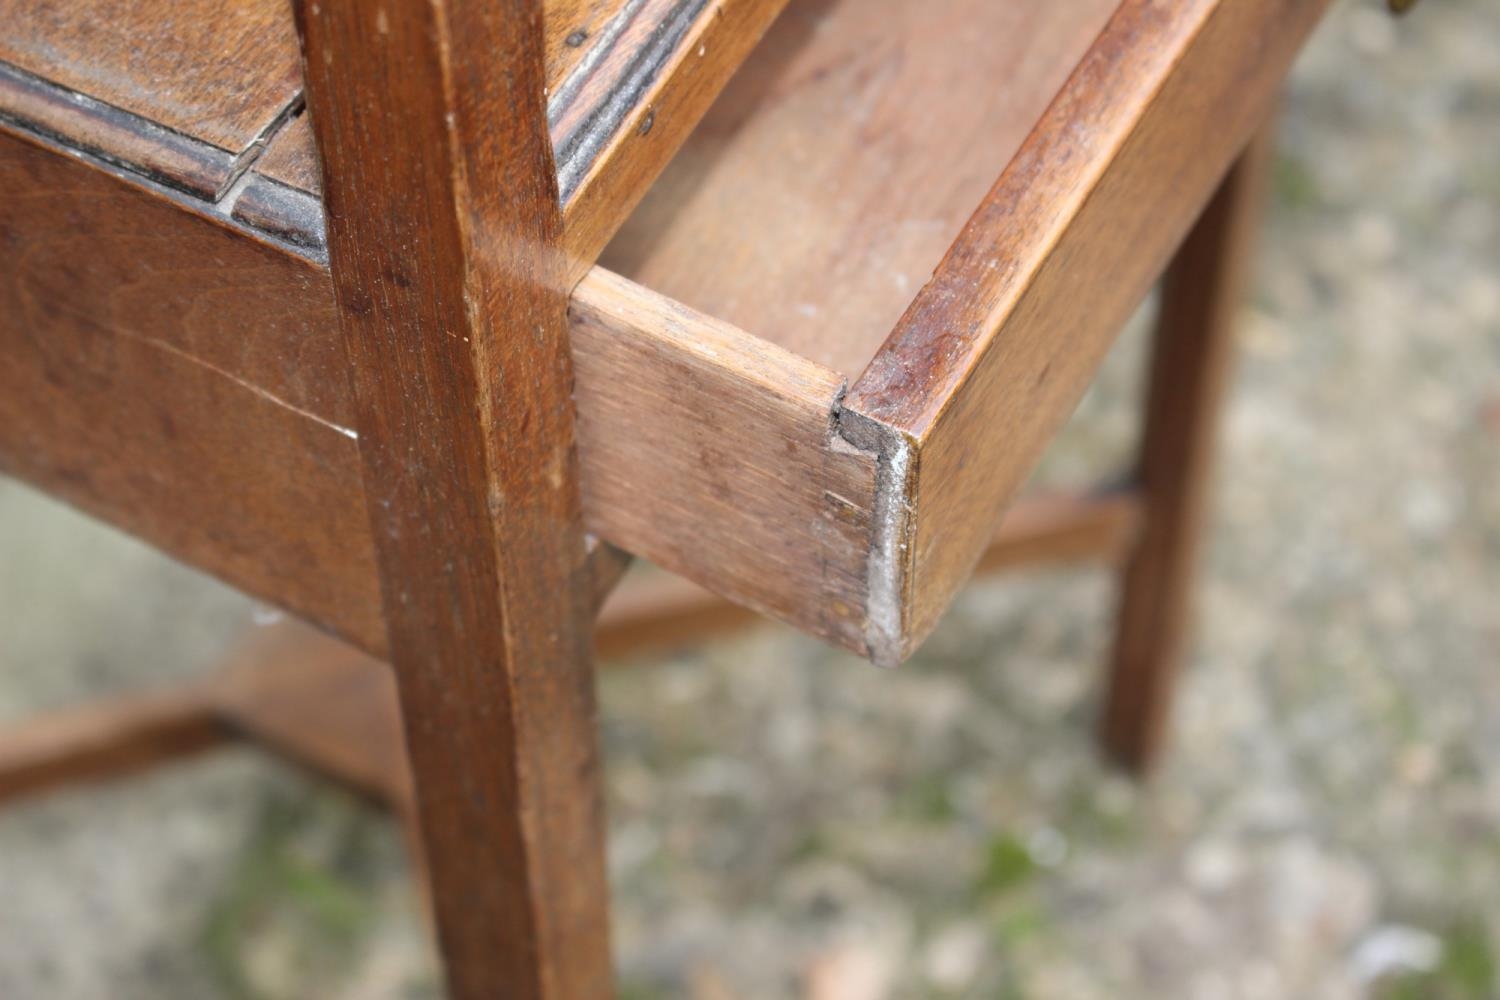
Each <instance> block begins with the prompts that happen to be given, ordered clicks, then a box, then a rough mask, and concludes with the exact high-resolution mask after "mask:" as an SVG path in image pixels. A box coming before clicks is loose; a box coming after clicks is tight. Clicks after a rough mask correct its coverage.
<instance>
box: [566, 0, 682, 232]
mask: <svg viewBox="0 0 1500 1000" xmlns="http://www.w3.org/2000/svg"><path fill="white" fill-rule="evenodd" d="M708 6H709V0H629V3H628V4H627V6H626V8H625V9H624V10H622V11H621V12H620V13H619V14H617V15H616V16H615V17H614V18H613V19H612V20H611V21H610V22H609V24H608V25H606V27H605V30H604V31H603V32H601V33H600V34H601V35H602V36H603V37H600V38H597V39H596V40H595V43H594V46H593V48H592V49H591V50H590V51H589V54H588V55H587V56H585V57H584V59H583V61H582V62H581V63H580V64H579V65H578V66H577V67H575V68H574V70H573V72H572V73H571V74H569V76H568V79H567V80H566V81H564V82H563V84H562V86H560V87H559V88H558V89H557V91H556V92H555V93H554V94H553V95H552V99H551V100H550V101H549V102H548V107H547V118H548V125H549V127H550V131H551V133H552V146H553V150H554V156H555V157H556V160H557V187H558V193H559V194H560V196H561V198H562V203H563V204H564V205H566V204H567V203H568V202H569V201H571V200H572V197H573V194H574V193H575V192H576V191H577V190H578V187H579V185H580V183H581V182H582V180H583V178H584V176H585V175H586V174H587V173H588V172H589V170H590V169H591V167H592V165H593V163H594V161H595V160H597V159H598V157H599V154H600V153H601V152H602V151H603V150H604V148H605V147H606V146H607V145H608V144H609V143H610V142H612V141H613V140H614V139H615V137H616V135H617V134H618V133H619V132H620V130H621V129H623V128H625V127H626V126H627V124H628V122H629V120H630V118H631V117H632V113H633V112H636V111H637V110H638V108H639V107H640V106H641V105H643V104H644V103H646V102H647V100H648V99H649V95H650V92H651V89H652V85H653V84H654V83H655V82H656V81H657V79H658V77H660V76H661V74H662V71H663V69H664V68H665V67H666V65H667V63H668V61H669V60H670V59H671V58H672V56H673V54H674V53H675V52H676V51H677V50H678V48H679V46H680V45H681V43H682V41H683V39H684V38H685V37H686V36H687V35H688V34H689V33H690V32H691V31H692V29H693V28H694V26H695V25H696V24H697V22H698V18H699V17H700V16H701V15H702V14H703V12H704V9H705V8H706V7H708ZM632 43H633V44H632ZM617 52H619V53H621V54H622V55H624V56H625V58H623V59H613V58H611V56H613V55H614V54H615V53H617Z"/></svg>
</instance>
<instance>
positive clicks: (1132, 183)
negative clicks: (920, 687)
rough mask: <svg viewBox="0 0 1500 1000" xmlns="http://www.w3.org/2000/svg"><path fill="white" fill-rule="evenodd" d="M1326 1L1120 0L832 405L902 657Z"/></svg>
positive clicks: (896, 653) (1258, 116) (1263, 106)
mask: <svg viewBox="0 0 1500 1000" xmlns="http://www.w3.org/2000/svg"><path fill="white" fill-rule="evenodd" d="M1325 6H1326V4H1325V3H1324V2H1323V0H1183V2H1180V3H1176V4H1170V5H1164V4H1160V3H1154V2H1151V0H1126V2H1124V3H1123V4H1121V6H1120V9H1119V11H1118V13H1116V15H1115V16H1114V17H1113V18H1112V19H1111V21H1110V24H1109V26H1108V28H1107V29H1106V30H1105V32H1104V34H1103V35H1102V36H1101V38H1100V39H1099V41H1098V43H1097V44H1095V45H1094V46H1093V47H1092V48H1091V49H1090V51H1089V54H1088V56H1087V58H1085V60H1084V61H1083V63H1082V64H1081V65H1080V66H1079V67H1078V69H1077V70H1076V71H1075V72H1074V74H1073V75H1072V77H1071V78H1070V79H1069V81H1068V83H1067V85H1066V86H1065V87H1064V89H1063V90H1062V92H1061V93H1060V95H1059V96H1058V98H1057V100H1056V101H1054V102H1053V104H1052V106H1051V107H1050V108H1049V109H1048V111H1047V114H1046V115H1045V117H1044V118H1043V120H1042V121H1041V123H1040V125H1039V126H1038V127H1037V129H1036V130H1035V131H1034V132H1033V133H1032V135H1031V136H1030V138H1028V139H1027V141H1026V144H1025V145H1024V146H1023V147H1022V149H1021V150H1020V152H1019V153H1018V154H1017V156H1016V158H1015V159H1014V160H1013V161H1012V163H1011V165H1010V166H1009V167H1008V168H1007V169H1006V171H1005V173H1004V174H1003V175H1002V176H1001V177H1000V179H999V181H998V182H997V183H996V185H995V187H994V188H993V189H992V190H991V191H990V193H989V194H988V195H987V196H986V197H985V199H984V202H983V204H982V205H981V206H980V208H979V210H978V211H977V212H976V213H975V214H974V216H973V218H972V219H971V220H970V221H969V223H968V225H967V226H966V227H965V228H964V231H963V233H962V234H961V235H960V237H959V238H958V240H957V242H956V243H955V244H954V245H953V247H952V248H951V249H950V250H949V252H948V255H947V256H946V257H945V258H944V260H943V263H942V264H941V266H940V267H939V268H938V270H937V272H936V274H935V275H934V277H933V280H932V281H931V282H930V283H928V284H927V285H926V286H925V287H924V288H923V289H922V291H921V292H920V294H919V295H918V296H917V298H916V300H915V301H914V302H913V303H912V305H911V307H910V308H909V309H908V310H907V312H906V314H905V315H904V316H903V317H902V319H901V322H900V323H899V325H898V326H897V327H896V329H895V331H894V332H893V333H892V334H891V336H890V338H889V339H888V340H887V342H886V343H885V345H884V346H883V347H882V348H881V350H880V353H879V354H878V355H877V356H876V357H875V359H874V361H873V362H872V363H871V364H870V366H869V367H868V368H867V369H866V371H865V372H864V373H863V374H862V375H861V376H860V378H859V380H858V381H857V382H856V383H855V384H854V386H853V387H852V388H851V390H850V392H849V396H848V398H847V399H846V400H845V409H846V411H848V412H849V413H851V414H852V415H853V417H854V419H853V420H852V421H851V429H852V430H855V431H856V432H858V433H862V434H865V435H866V436H870V435H871V434H872V430H871V428H880V429H882V430H881V431H880V432H879V433H878V434H875V436H878V437H880V438H881V441H882V442H883V444H884V447H885V448H886V449H887V450H886V451H885V452H884V453H883V454H884V455H885V461H886V465H887V467H889V468H892V469H894V470H896V471H897V472H899V476H896V475H893V476H892V480H891V481H890V482H888V483H887V484H885V488H886V489H887V491H888V492H886V493H885V495H884V497H883V500H882V504H881V512H880V513H878V514H877V519H878V521H879V523H880V524H881V526H882V530H883V531H884V532H885V535H884V536H883V540H882V541H880V542H878V543H877V550H878V552H877V556H876V557H874V558H872V570H871V572H872V583H871V590H872V592H878V593H883V594H888V595H890V597H891V600H890V602H889V606H888V607H883V608H880V609H878V610H879V616H878V617H879V618H880V620H879V621H876V622H875V623H874V625H875V627H876V631H878V632H879V633H880V634H882V635H884V636H886V637H887V638H888V641H889V643H890V645H889V647H888V649H887V652H886V656H887V658H889V659H900V658H901V657H903V656H905V655H907V654H908V653H909V652H910V650H911V649H912V648H913V647H914V646H915V644H916V643H917V642H919V641H920V639H921V637H923V636H925V635H926V634H927V633H928V632H929V631H930V630H931V628H932V627H933V625H934V624H935V623H936V622H937V619H938V617H939V616H940V615H941V613H942V611H943V609H944V608H946V607H947V605H948V602H949V601H950V599H951V598H952V596H953V594H954V593H955V592H956V591H957V590H958V588H959V587H960V586H961V585H962V584H963V581H964V580H965V579H967V577H968V576H969V574H970V572H971V571H972V570H973V566H974V562H975V560H976V559H977V558H978V553H979V551H980V549H981V546H982V542H983V539H985V538H986V537H987V536H988V535H989V532H990V531H991V530H993V525H995V524H996V523H998V521H999V519H1000V515H1001V513H1002V512H1003V510H1004V509H1005V506H1006V505H1007V503H1008V502H1009V500H1010V499H1011V497H1012V496H1013V495H1014V494H1015V492H1016V490H1017V488H1018V487H1019V486H1020V485H1021V483H1022V481H1023V480H1024V479H1025V478H1026V476H1027V475H1028V474H1029V473H1030V471H1031V469H1032V466H1033V465H1034V464H1035V461H1036V458H1037V456H1038V455H1039V454H1040V452H1041V450H1042V448H1044V447H1045V446H1046V444H1047V442H1048V441H1049V440H1050V439H1051V437H1052V435H1053V434H1054V433H1055V431H1056V430H1057V428H1058V427H1059V426H1060V425H1061V423H1062V422H1063V421H1064V420H1065V419H1066V418H1067V416H1068V415H1069V414H1070V413H1071V412H1072V410H1073V408H1074V406H1075V405H1076V403H1077V401H1078V398H1079V396H1080V395H1081V394H1082V392H1083V390H1084V388H1085V387H1086V386H1087V384H1088V382H1089V380H1090V378H1091V377H1092V376H1093V373H1094V371H1095V369H1096V368H1097V366H1098V364H1099V362H1100V360H1101V359H1102V357H1103V355H1104V352H1105V351H1106V349H1107V348H1108V346H1109V344H1110V343H1111V341H1112V340H1113V338H1114V335H1115V333H1116V332H1117V331H1118V330H1119V328H1120V326H1121V325H1122V324H1123V322H1124V320H1125V319H1126V317H1127V316H1128V315H1129V313H1130V311H1131V310H1132V309H1134V308H1135V306H1136V305H1137V304H1138V303H1139V302H1140V301H1141V299H1142V298H1143V297H1144V295H1145V293H1146V291H1147V290H1148V288H1149V286H1150V284H1151V283H1152V282H1153V281H1154V280H1155V279H1156V278H1157V276H1158V275H1159V274H1160V273H1161V272H1162V270H1163V268H1164V267H1165V264H1166V261H1167V259H1168V257H1169V256H1170V254H1171V253H1172V251H1173V250H1174V249H1175V248H1176V246H1177V245H1178V243H1179V242H1180V241H1181V239H1182V237H1183V236H1184V234H1185V233H1186V232H1187V229H1188V226H1189V224H1190V223H1191V221H1192V220H1193V218H1194V217H1195V216H1196V215H1197V213H1198V211H1199V210H1200V209H1201V208H1202V206H1203V205H1204V204H1205V203H1206V202H1207V200H1208V198H1209V196H1210V194H1211V193H1212V191H1213V189H1214V187H1215V185H1216V184H1217V183H1218V181H1219V179H1220V178H1221V177H1222V176H1223V175H1224V172H1225V171H1226V169H1227V168H1228V166H1229V163H1230V161H1231V160H1232V159H1233V157H1234V156H1235V155H1236V154H1237V153H1238V152H1239V151H1240V149H1242V148H1243V146H1244V144H1245V142H1246V141H1247V139H1248V138H1249V136H1250V134H1251V132H1252V131H1253V130H1254V129H1255V128H1256V127H1257V126H1259V125H1260V124H1261V122H1262V120H1263V119H1264V117H1265V116H1266V114H1267V112H1268V110H1269V108H1270V107H1271V104H1272V101H1273V98H1274V95H1275V93H1276V90H1277V88H1278V87H1279V85H1280V83H1281V80H1282V79H1283V77H1284V76H1285V74H1286V72H1287V69H1288V67H1289V65H1290V63H1291V61H1292V58H1293V56H1295V55H1296V53H1297V52H1298V51H1299V49H1300V48H1301V45H1302V43H1303V41H1304V40H1305V38H1306V37H1307V34H1308V33H1309V32H1310V31H1311V29H1312V27H1313V26H1314V25H1315V24H1316V23H1317V22H1318V20H1319V17H1320V16H1321V14H1322V12H1323V10H1324V7H1325Z"/></svg>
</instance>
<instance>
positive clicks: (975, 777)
mask: <svg viewBox="0 0 1500 1000" xmlns="http://www.w3.org/2000/svg"><path fill="white" fill-rule="evenodd" d="M1497 52H1500V4H1497V3H1495V2H1494V0H1427V2H1426V3H1425V4H1422V5H1419V7H1418V9H1417V10H1416V11H1415V13H1414V14H1412V15H1411V16H1409V17H1408V18H1406V19H1404V20H1400V21H1398V20H1393V19H1392V18H1390V17H1389V16H1388V15H1387V14H1386V13H1385V12H1384V10H1383V7H1382V5H1379V4H1376V3H1374V2H1345V3H1342V4H1339V5H1336V9H1335V12H1334V14H1333V15H1332V16H1331V17H1330V19H1329V20H1328V21H1327V22H1326V23H1325V24H1324V26H1323V27H1322V28H1321V30H1320V32H1319V34H1318V36H1317V37H1316V39H1315V41H1314V42H1313V44H1312V46H1311V48H1310V49H1309V50H1308V51H1307V53H1306V54H1305V56H1304V57H1303V59H1302V62H1301V64H1300V68H1299V70H1298V72H1297V73H1296V76H1295V78H1294V81H1293V85H1292V86H1291V88H1290V93H1289V94H1288V98H1287V105H1286V114H1285V117H1284V120H1283V125H1282V130H1281V152H1280V156H1279V160H1278V162H1277V166H1276V170H1275V177H1274V204H1273V206H1272V211H1271V217H1270V221H1269V224H1268V229H1267V233H1266V237H1265V240H1264V242H1263V246H1262V252H1261V255H1260V264H1259V269H1258V280H1257V282H1256V291H1255V294H1254V296H1253V299H1252V301H1251V302H1249V303H1248V304H1247V308H1246V312H1245V315H1244V322H1243V337H1242V354H1241V359H1240V364H1239V367H1238V370H1237V375H1236V379H1235V386H1234V392H1233V395H1232V397H1231V400H1230V403H1229V406H1228V411H1227V413H1226V419H1225V425H1224V432H1223V439H1222V440H1223V450H1222V461H1221V465H1220V475H1219V477H1218V489H1217V499H1216V502H1215V504H1214V507H1213V517H1212V522H1211V538H1210V541H1209V544H1208V546H1207V548H1206V563H1205V566H1204V575H1203V579H1202V583H1201V586H1200V588H1199V592H1198V593H1199V604H1198V607H1199V614H1198V627H1197V630H1196V635H1197V638H1196V641H1195V643H1194V646H1193V653H1192V656H1191V660H1190V668H1189V670H1188V672H1187V675H1186V677H1185V678H1184V682H1183V685H1182V689H1181V695H1180V697H1179V701H1178V712H1177V715H1176V718H1175V723H1174V726H1173V734H1172V742H1171V746H1170V748H1169V750H1168V753H1167V756H1166V759H1165V762H1164V766H1163V767H1162V769H1161V771H1160V773H1159V774H1158V775H1157V776H1156V777H1155V778H1154V779H1153V780H1151V781H1150V782H1149V783H1147V784H1144V785H1138V784H1135V783H1132V782H1131V781H1129V780H1127V779H1125V778H1123V777H1122V776H1120V775H1119V774H1117V773H1114V772H1112V771H1111V770H1110V769H1109V768H1108V767H1106V766H1105V765H1103V764H1102V763H1101V762H1100V760H1099V759H1098V758H1097V756H1096V755H1095V752H1094V747H1093V742H1092V724H1093V719H1094V715H1095V710H1096V705H1097V702H1098V696H1099V682H1100V680H1101V677H1102V674H1101V667H1102V662H1103V654H1104V652H1105V650H1106V648H1107V643H1108V641H1109V638H1110V622H1111V616H1112V612H1113V600H1114V595H1113V589H1112V585H1111V580H1110V578H1109V575H1108V574H1107V573H1106V572H1105V571H1103V570H1094V569H1064V570H1052V571H1046V572H1029V573H1018V574H1011V575H1008V576H1004V577H1001V578H997V579H990V580H984V581H980V582H977V583H976V584H975V585H974V586H973V587H972V588H971V589H970V590H969V591H968V592H966V593H965V594H964V596H963V597H962V598H961V599H960V600H959V601H958V603H957V605H956V606H955V608H954V610H953V611H952V613H951V614H950V615H949V617H948V619H947V620H946V622H945V623H944V624H943V626H942V627H941V628H940V629H939V630H938V632H937V633H936V634H935V636H934V637H933V639H932V640H931V642H930V643H929V644H928V645H927V647H926V648H925V649H924V650H923V651H922V652H921V653H920V654H919V655H918V656H917V657H915V658H914V659H913V660H912V661H911V663H910V664H909V665H907V666H905V667H903V668H902V669H900V670H899V671H896V672H878V671H876V670H875V669H874V668H872V667H870V666H868V665H866V664H863V663H861V662H857V661H855V660H853V659H851V658H849V657H846V656H844V655H842V654H839V653H835V652H831V651H829V650H828V649H826V648H824V647H823V646H821V645H819V644H817V643H816V642H813V641H812V640H809V639H804V638H800V637H798V636H796V635H794V634H792V633H790V632H789V631H787V630H785V629H782V628H780V627H777V626H770V625H768V626H764V627H761V628H759V629H756V630H754V631H751V632H748V633H742V634H741V635H739V636H738V637H735V638H730V639H726V640H723V641H717V642H714V643H711V644H705V645H703V646H701V647H698V648H692V649H684V650H681V651H679V652H676V653H674V654H673V655H670V656H664V657H656V658H651V659H642V660H639V661H633V662H630V663H624V662H618V663H617V662H606V663H605V664H604V665H603V666H604V671H603V674H602V678H601V700H602V716H603V723H602V725H603V740H604V747H605V752H606V755H607V763H608V774H607V780H608V796H609V815H610V825H611V830H610V863H611V871H612V877H613V881H614V887H615V893H616V903H615V928H616V930H615V944H616V950H617V953H618V962H619V967H620V973H621V977H622V985H621V995H622V997H623V998H625V1000H638V998H648V997H689V998H695V1000H719V998H728V997H752V998H760V997H798V998H808V1000H875V998H884V997H986V998H989V997H994V998H1091V997H1112V998H1118V997H1153V998H1157V997H1167V998H1175V997H1183V998H1245V1000H1256V998H1281V997H1292V998H1346V997H1347V998H1353V997H1378V998H1408V997H1411V998H1417V997H1420V998H1429V997H1430V998H1492V997H1500V55H1497ZM1145 322H1146V317H1145V316H1142V317H1141V318H1138V320H1137V321H1136V322H1135V323H1134V324H1132V326H1131V328H1130V329H1128V330H1127V331H1126V332H1125V333H1124V335H1123V336H1122V337H1121V339H1120V341H1119V343H1118V346H1117V348H1116V350H1115V351H1114V354H1113V355H1112V357H1111V359H1110V361H1109V362H1108V364H1107V366H1106V368H1105V370H1104V372H1103V374H1102V376H1101V378H1100V379H1099V381H1098V383H1097V385H1096V386H1095V387H1094V388H1093V389H1092V390H1091V392H1090V394H1089V395H1088V397H1087V398H1086V399H1085V401H1084V403H1083V405H1082V406H1081V408H1080V410H1079V412H1078V415H1077V417H1076V418H1075V419H1074V421H1073V423H1072V424H1071V425H1070V427H1069V428H1068V430H1067V432H1066V433H1065V434H1064V436H1063V438H1062V439H1061V440H1059V442H1058V443H1057V444H1056V446H1055V447H1054V448H1053V449H1052V451H1051V453H1050V454H1049V455H1048V457H1047V460H1046V462H1045V464H1044V466H1043V468H1042V470H1041V471H1040V472H1039V475H1038V481H1039V482H1038V485H1056V484H1069V485H1073V484H1080V485H1081V484H1085V483H1089V482H1092V481H1093V480H1094V479H1096V478H1097V477H1098V476H1099V474H1100V473H1101V472H1107V471H1110V470H1113V469H1117V468H1121V467H1123V466H1124V465H1125V463H1126V462H1127V461H1128V459H1129V456H1130V452H1131V446H1132V443H1133V440H1134V435H1135V431H1136V419H1135V406H1136V402H1137V399H1138V390H1139V385H1140V375H1141V370H1140V369H1141V361H1142V358H1143V354H1144V350H1143V348H1144V346H1145V336H1144V333H1145ZM276 617H277V616H276V614H275V613H274V612H273V611H271V610H269V609H266V608H261V607H257V606H256V605H254V604H253V603H251V602H250V601H248V600H246V599H245V598H243V597H241V596H238V595H237V594H235V593H233V592H231V591H229V590H227V589H226V588H224V587H222V586H220V585H218V584H216V583H214V582H212V581H210V580H207V579H204V578H202V577H200V576H197V575H195V574H193V573H191V572H189V571H187V570H184V569H182V568H181V567H178V566H176V565H174V564H172V563H170V562H168V561H166V560H165V559H163V558H161V557H159V556H157V555H154V554H153V553H151V552H150V551H148V550H147V549H145V548H143V547H142V546H140V545H138V544H136V543H134V542H132V541H131V540H129V539H126V538H124V537H122V536H120V535H118V534H115V533H113V532H111V531H110V530H108V529H106V528H103V527H101V526H99V525H98V524H95V523H93V522H91V521H89V520H87V519H85V518H83V517H81V516H79V515H77V514H75V513H73V512H71V511H69V510H67V509H65V508H62V507H60V506H57V505H55V504H53V503H51V502H49V501H47V500H45V499H43V498H42V497H40V496H39V495H37V494H35V493H33V492H31V491H29V490H28V489H26V488H24V487H22V486H20V485H18V484H15V483H13V482H10V481H5V480H0V724H4V723H9V722H12V721H15V720H18V719H21V718H23V717H25V716H27V715H28V714H30V713H33V712H35V711H38V710H42V709H50V708H58V707H62V706H67V705H72V704H80V703H84V702H86V701H87V700H88V699H90V698H93V697H97V696H100V695H104V694H107V693H110V692H115V691H124V690H135V689H141V688H150V687H152V686H160V685H164V684H167V683H169V682H172V681H176V680H181V679H184V678H189V677H192V676H194V675H196V674H198V673H201V672H202V671H205V670H207V669H210V668H211V667H212V666H213V665H214V663H215V662H216V661H217V660H218V659H219V658H220V657H221V656H222V654H223V651H224V650H225V649H226V648H228V647H229V646H231V645H232V644H233V643H234V642H235V641H237V640H238V639H240V638H242V637H243V635H244V634H245V633H247V632H254V631H256V630H258V629H263V628H264V626H265V625H266V624H268V623H270V622H272V621H273V620H274V619H275V618H276ZM626 667H630V668H632V669H624V668H626ZM616 668H620V669H616ZM436 993H437V985H436V973H435V965H434V962H433V959H432V956H431V953H430V951H429V948H428V945H427V941H426V932H425V930H424V925H423V921H422V916H421V909H420V904H419V903H418V900H417V897H416V895H415V893H414V892H413V890H412V884H411V870H410V866H409V864H408V861H407V858H406V854H405V848H404V846H403V843H402V839H401V836H400V831H399V830H398V829H397V827H396V825H395V824H394V823H393V822H392V821H391V820H390V819H389V818H388V817H387V816H385V815H384V814H383V813H381V812H380V811H379V810H377V809H376V808H374V807H373V806H370V805H369V804H367V803H366V802H364V801H363V800H361V799H359V798H356V797H355V796H353V795H351V794H349V793H347V792H344V791H341V790H339V789H337V788H335V787H332V786H331V785H329V784H327V783H324V782H321V781H319V780H317V779H315V778H312V777H310V776H308V775H307V774H305V773H304V772H301V771H299V770H297V769H296V768H294V767H292V766H290V765H287V764H283V763H280V762H278V761H276V760H274V759H272V758H270V757H268V756H266V755H264V754H262V753H260V752H257V751H255V750H253V749H226V750H223V751H217V752H213V753H210V754H208V755H206V756H204V757H201V758H197V759H196V760H193V761H190V762H187V763H182V764H177V765H173V766H171V767H167V768H164V769H161V770H158V771H155V772H152V773H151V774H149V775H147V776H144V777H132V778H130V779H127V780H124V781H120V782H116V783H112V784H107V785H102V786H98V787H95V788H87V789H79V790H76V791H68V792H65V793H60V794H53V795H49V796H46V797H42V798H36V799H31V800H27V801H25V802H24V803H17V804H15V805H13V806H11V807H9V808H7V809H6V810H4V811H3V812H0V997H3V998H7V1000H9V998H22V1000H29V998H34V997H35V998H96V997H111V998H116V997H118V998H132V997H150V998H161V1000H170V998H219V997H224V998H303V997H322V998H347V1000H354V998H386V997H425V996H433V995H436Z"/></svg>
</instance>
